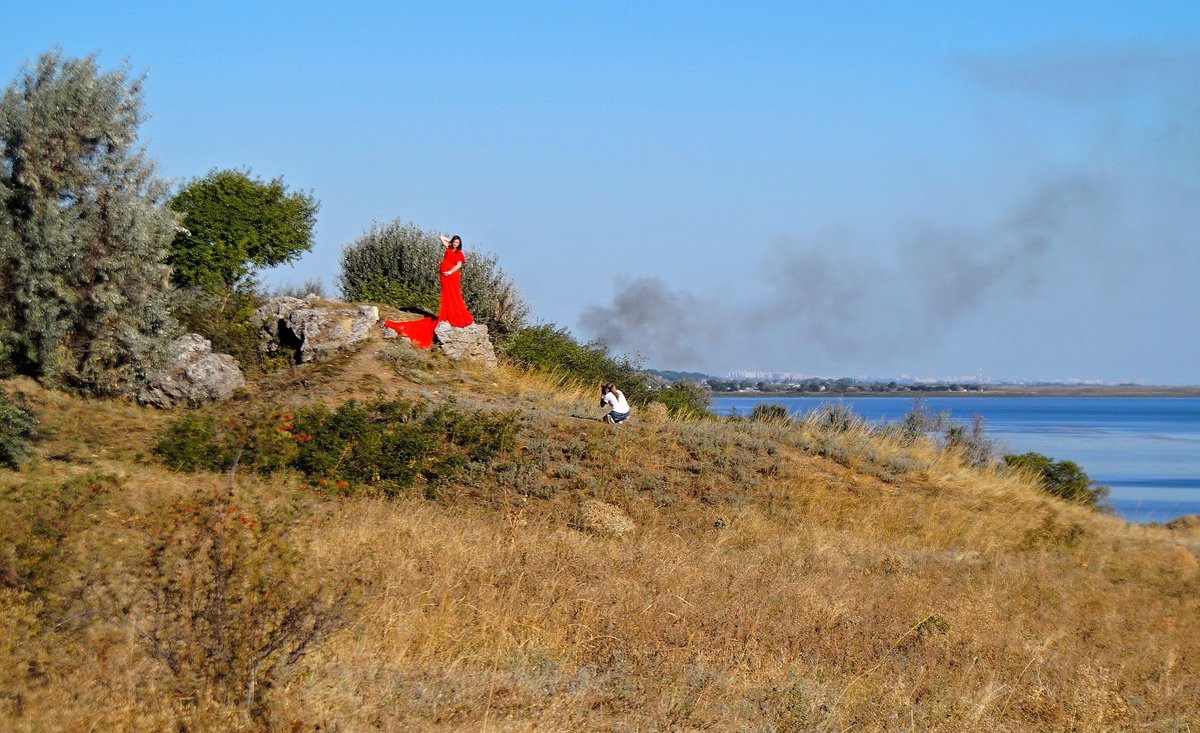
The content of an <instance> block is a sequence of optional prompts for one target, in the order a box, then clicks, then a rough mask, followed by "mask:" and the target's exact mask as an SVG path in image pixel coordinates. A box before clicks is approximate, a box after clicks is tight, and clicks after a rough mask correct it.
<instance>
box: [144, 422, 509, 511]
mask: <svg viewBox="0 0 1200 733" xmlns="http://www.w3.org/2000/svg"><path fill="white" fill-rule="evenodd" d="M517 430H518V422H517V418H516V415H515V414H513V413H492V412H486V411H482V410H480V411H464V410H459V409H456V408H455V407H454V405H453V404H452V403H448V404H443V405H439V406H437V407H432V408H431V407H430V406H429V405H427V404H426V403H424V402H420V401H405V400H392V401H374V402H366V403H359V402H356V401H354V400H351V401H349V402H346V403H344V404H343V405H341V406H340V407H338V408H337V409H336V410H330V409H329V408H327V407H325V406H323V405H317V406H313V407H305V408H301V409H298V410H295V411H294V412H282V413H270V414H266V415H258V416H254V415H252V416H247V417H232V418H225V419H223V420H218V419H217V418H215V417H213V416H211V415H197V414H185V415H183V416H182V417H180V418H179V419H178V420H176V421H175V423H173V424H172V425H171V426H170V427H169V428H168V430H167V433H166V435H165V436H164V437H163V439H162V440H161V441H160V442H159V443H158V445H157V446H156V448H155V452H156V453H158V455H159V456H161V457H162V458H163V460H164V462H165V463H166V464H167V465H168V466H170V467H172V468H174V469H176V470H181V471H197V470H209V471H224V470H228V469H230V468H233V467H242V468H246V469H247V470H253V471H257V472H259V473H272V472H275V471H278V470H280V469H283V468H292V469H295V470H298V471H300V472H301V473H303V474H304V475H305V476H307V477H309V478H310V479H312V480H313V481H315V482H316V483H317V484H318V485H319V486H322V487H326V488H329V489H331V490H338V491H341V492H348V491H351V490H358V489H359V488H362V487H368V488H372V489H375V490H378V491H382V492H383V493H385V494H388V495H392V494H396V493H397V492H399V491H400V490H402V489H405V488H407V487H409V486H411V485H413V483H415V482H416V481H417V479H418V478H421V479H423V480H425V481H426V482H429V483H439V482H443V481H446V480H448V479H450V478H452V477H454V476H455V475H457V474H458V473H459V472H461V471H463V470H466V469H468V468H470V467H471V466H472V465H476V464H479V465H482V464H487V463H489V462H490V461H491V460H492V459H494V458H495V457H497V456H498V455H499V454H500V453H502V452H505V451H509V450H511V449H512V448H513V447H514V445H515V444H516V435H517Z"/></svg>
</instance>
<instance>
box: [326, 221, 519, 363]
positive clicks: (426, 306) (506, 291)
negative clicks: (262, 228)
mask: <svg viewBox="0 0 1200 733" xmlns="http://www.w3.org/2000/svg"><path fill="white" fill-rule="evenodd" d="M444 253H445V248H444V247H443V246H442V243H441V241H440V240H439V239H438V236H437V234H436V233H433V232H425V231H423V230H422V229H421V228H420V227H418V226H417V225H415V224H404V223H402V222H400V221H399V220H396V221H393V222H391V223H390V224H376V225H374V226H372V227H371V229H370V231H368V232H367V233H366V234H364V235H362V236H361V237H359V238H358V240H356V241H355V242H353V243H351V244H348V245H346V247H345V249H343V250H342V260H341V274H340V276H339V285H340V286H341V290H342V295H343V296H344V297H345V298H346V299H347V300H368V301H373V302H376V303H387V304H389V305H394V306H397V307H400V308H410V309H411V308H415V309H420V310H424V311H428V312H431V313H436V312H437V309H438V304H439V302H440V293H441V282H440V280H439V277H438V267H439V264H440V263H441V261H442V255H443V254H444ZM464 253H465V254H466V257H467V263H466V265H464V266H463V269H462V294H463V299H464V300H465V301H466V303H467V307H468V308H469V309H470V310H471V313H472V315H474V316H475V320H476V321H478V322H480V323H483V324H485V325H486V326H487V327H488V331H489V332H490V333H491V335H492V336H493V337H494V338H495V339H496V340H497V341H504V340H505V339H506V338H508V337H509V336H511V335H512V334H514V333H516V332H517V331H518V330H519V329H520V328H521V327H522V326H523V325H524V323H525V318H526V317H527V316H528V314H529V306H528V304H527V303H526V302H525V299H524V298H523V297H522V296H521V294H520V293H519V292H518V291H517V288H516V286H515V285H514V284H513V283H512V281H510V280H509V279H508V276H507V275H506V274H505V272H504V270H502V269H501V268H500V266H499V264H498V262H497V260H496V257H495V255H492V254H489V253H487V252H483V251H480V250H466V251H464Z"/></svg>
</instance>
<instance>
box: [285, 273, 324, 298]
mask: <svg viewBox="0 0 1200 733" xmlns="http://www.w3.org/2000/svg"><path fill="white" fill-rule="evenodd" d="M272 295H275V296H286V297H289V298H304V297H305V296H308V295H315V296H317V297H318V298H324V297H326V294H325V282H324V281H323V280H321V279H320V278H315V277H314V278H309V279H308V280H305V281H304V282H303V283H301V284H300V285H295V284H292V283H288V284H286V285H280V286H278V287H276V288H275V290H274V291H273V292H272Z"/></svg>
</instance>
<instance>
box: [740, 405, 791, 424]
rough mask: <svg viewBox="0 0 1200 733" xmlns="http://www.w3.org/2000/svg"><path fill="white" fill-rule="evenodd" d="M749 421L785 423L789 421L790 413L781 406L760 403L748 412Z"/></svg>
mask: <svg viewBox="0 0 1200 733" xmlns="http://www.w3.org/2000/svg"><path fill="white" fill-rule="evenodd" d="M750 419H751V420H753V421H755V422H787V421H788V420H790V419H791V413H789V412H788V409H787V408H786V407H784V406H783V405H780V404H776V403H773V402H760V403H758V404H757V405H755V406H754V409H753V410H751V411H750Z"/></svg>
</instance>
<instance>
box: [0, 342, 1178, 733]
mask: <svg viewBox="0 0 1200 733" xmlns="http://www.w3.org/2000/svg"><path fill="white" fill-rule="evenodd" d="M391 348H396V347H395V346H393V345H391V344H384V343H383V342H375V341H373V342H371V343H370V344H369V345H368V347H367V349H365V350H364V351H362V352H360V353H358V354H356V355H352V356H349V357H347V358H346V359H344V360H342V361H340V362H338V363H335V364H332V365H321V366H317V367H312V368H307V367H306V368H303V369H296V370H294V371H292V372H291V373H286V374H284V375H280V377H279V378H278V379H277V380H276V381H274V382H271V383H266V384H262V385H257V386H256V387H254V388H253V389H252V390H250V391H249V394H248V396H247V398H246V399H247V400H250V401H255V400H257V401H268V402H270V403H271V404H278V405H281V406H287V405H295V404H300V403H303V402H305V401H312V400H322V401H327V402H330V403H336V402H339V401H341V400H344V399H347V398H349V397H351V396H376V395H378V396H383V395H386V396H392V395H404V396H415V395H420V396H424V397H426V398H428V399H431V400H439V399H445V398H448V397H453V398H455V399H456V400H458V401H459V402H460V403H461V404H465V405H469V406H472V407H481V408H487V407H489V406H492V407H495V408H497V409H512V408H513V407H516V408H518V409H520V410H521V414H522V423H523V430H522V434H521V445H520V448H519V449H518V451H517V452H516V453H515V454H514V455H513V456H510V457H508V458H506V459H504V460H501V461H499V462H498V463H496V464H494V465H493V466H492V467H491V468H490V469H489V470H488V471H487V472H485V473H475V474H470V475H468V476H466V477H465V478H464V479H463V480H462V481H460V482H458V483H457V484H455V485H453V486H451V487H449V488H448V489H447V490H445V491H443V492H442V493H441V494H440V495H439V498H437V499H436V500H428V499H425V498H422V492H420V491H419V490H415V491H414V492H413V493H411V494H408V495H404V496H401V497H399V498H397V499H393V500H388V501H385V500H380V499H375V498H363V497H351V498H344V497H343V498H333V497H326V496H323V495H318V494H315V493H309V492H306V491H305V490H304V489H302V488H301V486H300V484H301V478H300V477H297V476H291V475H278V476H275V477H271V478H262V477H255V476H245V475H243V476H241V477H240V479H239V482H240V485H241V487H242V489H243V490H245V491H249V492H251V493H253V494H254V495H256V496H258V497H259V498H260V500H261V501H263V502H265V503H272V502H274V503H283V502H286V501H290V500H293V499H295V497H296V496H297V495H299V496H300V497H301V498H302V499H303V501H304V502H305V510H304V511H305V512H306V514H305V516H306V517H307V519H306V521H305V522H304V523H303V524H302V525H301V527H300V528H299V529H297V530H296V532H297V533H298V534H297V535H296V537H295V539H296V540H297V541H298V542H299V543H300V544H301V545H302V546H304V547H305V548H306V550H305V555H304V558H303V563H304V571H305V573H306V574H307V575H309V576H311V577H313V578H327V579H330V580H331V581H333V582H336V580H337V579H339V578H347V577H351V576H354V577H360V578H364V579H366V580H367V581H369V588H368V590H367V591H366V594H365V595H364V596H362V598H361V603H360V604H359V605H358V606H356V608H355V610H354V612H353V614H352V615H351V617H350V618H349V619H348V621H349V623H348V625H347V626H345V627H343V628H341V629H340V630H339V631H337V632H336V633H335V634H334V635H333V636H332V637H330V638H329V639H328V640H327V641H326V642H325V643H324V644H322V645H320V646H318V647H316V648H315V649H314V650H313V651H311V652H310V653H309V654H307V655H306V656H304V657H303V658H302V659H300V660H299V661H298V662H297V663H296V664H294V665H291V666H289V667H287V668H286V669H285V670H284V672H283V673H282V674H281V675H279V676H278V678H277V679H275V680H273V682H272V685H273V686H271V687H270V689H268V690H266V691H265V693H264V697H265V700H266V703H267V707H266V712H265V713H264V714H263V716H261V717H259V718H254V719H252V718H248V717H247V716H246V715H245V714H244V712H243V710H242V708H241V707H240V706H238V705H234V704H229V703H227V702H221V700H220V699H219V698H218V697H216V696H214V697H211V698H206V697H203V696H202V697H200V698H198V699H193V700H181V699H179V697H178V694H177V692H176V690H177V686H176V685H175V683H174V682H173V680H172V677H171V675H170V674H169V673H168V671H167V670H166V669H165V667H164V665H163V664H161V663H160V662H159V661H158V660H156V659H155V658H153V656H152V655H151V654H149V652H148V650H147V648H146V646H145V644H143V643H142V642H141V641H140V640H139V638H138V635H137V633H136V631H135V626H136V624H138V623H139V622H144V621H145V615H144V614H145V610H144V609H140V607H139V606H138V604H137V603H136V598H137V597H138V593H139V590H138V581H137V580H136V579H135V577H134V575H133V574H132V573H131V572H130V571H129V569H130V568H131V567H133V566H134V565H136V563H137V562H138V561H139V560H138V558H139V557H141V554H142V553H143V552H144V548H145V546H146V542H147V534H146V530H145V527H146V524H147V522H148V521H150V519H152V518H154V517H158V516H160V515H161V512H162V511H163V508H164V507H165V506H166V505H167V504H169V503H170V501H171V500H173V499H175V498H177V497H180V496H183V495H185V494H187V493H188V492H190V491H191V490H193V489H195V488H197V487H200V488H203V487H206V486H210V485H214V484H216V485H221V486H223V485H224V482H225V481H226V478H225V477H223V476H219V475H210V474H199V475H178V474H173V473H171V472H170V471H167V470H166V469H164V468H163V467H162V466H161V465H159V464H158V463H157V462H156V461H155V460H153V458H152V457H150V456H149V446H150V445H152V444H153V442H154V441H155V440H156V436H157V435H158V434H159V433H160V432H161V430H162V429H163V427H164V426H165V425H166V424H167V423H168V422H169V421H170V419H172V416H171V415H168V414H164V413H160V412H155V411H151V410H145V409H141V408H137V407H135V406H132V405H129V404H126V403H123V402H119V401H85V400H79V399H76V398H71V397H67V396H64V395H61V394H56V393H49V392H45V391H43V390H40V388H38V387H36V386H35V385H32V384H31V383H28V382H18V383H11V382H10V383H9V384H8V388H10V389H20V390H22V391H24V392H26V393H27V394H28V395H29V396H30V398H31V399H32V400H33V404H34V407H35V409H36V410H37V412H38V414H39V417H40V418H41V420H42V424H43V425H46V426H49V427H50V429H48V430H47V431H46V434H45V436H44V439H43V440H42V442H40V443H39V444H38V446H37V452H38V458H37V459H35V461H34V462H33V463H32V464H31V465H29V466H27V467H26V469H25V470H24V471H23V472H21V473H14V472H0V492H11V491H13V490H14V487H19V486H26V487H27V486H28V485H29V484H30V483H31V482H32V483H37V484H39V485H43V486H44V487H45V488H44V490H45V491H52V490H53V487H54V486H55V485H56V483H55V482H60V481H63V480H66V479H69V478H71V477H74V476H78V475H81V474H84V473H86V472H89V471H92V472H100V473H105V474H112V475H115V476H117V477H118V479H117V487H118V488H116V489H114V490H112V491H110V492H108V493H106V494H104V495H103V497H102V498H101V499H100V500H99V503H98V504H97V505H96V506H95V507H94V508H93V509H90V510H88V513H87V515H86V516H84V517H83V518H82V519H80V520H79V521H78V522H77V531H74V532H73V533H72V534H70V536H69V537H68V538H67V539H66V540H64V544H65V545H69V546H70V548H71V551H70V552H63V553H62V561H61V562H62V563H63V564H64V565H67V566H69V569H70V571H71V572H69V573H67V574H65V575H63V576H62V577H63V578H64V580H63V581H62V582H63V583H69V582H73V581H74V580H79V579H80V578H87V579H88V583H89V585H88V589H87V591H86V592H84V593H83V595H82V600H81V601H80V604H79V605H80V607H81V608H84V609H87V608H92V609H101V610H102V611H103V613H90V614H88V613H84V614H83V615H81V616H80V617H78V618H73V619H68V620H63V619H57V620H54V621H53V623H51V619H50V617H48V616H47V615H46V614H45V613H44V609H42V608H41V607H39V606H38V603H39V602H40V601H39V600H38V599H37V598H35V597H34V596H33V595H30V594H28V593H23V592H21V591H19V590H16V589H13V588H7V589H5V590H3V591H0V729H3V730H14V731H51V730H53V731H58V730H146V731H150V730H164V729H167V728H177V729H185V730H238V729H254V728H256V727H262V728H270V729H275V730H295V731H312V730H344V731H360V730H388V731H391V730H434V731H437V730H444V731H452V730H453V731H459V730H466V731H547V730H598V731H599V730H625V731H638V730H679V731H686V730H747V731H764V732H766V731H776V732H783V731H811V730H815V731H845V730H858V731H896V730H900V731H932V730H941V731H996V730H1003V731H1043V730H1079V731H1093V730H1147V731H1189V730H1196V729H1197V728H1198V727H1200V712H1198V711H1200V563H1198V562H1197V555H1198V554H1200V538H1197V537H1196V535H1195V534H1194V533H1192V532H1191V530H1190V529H1189V528H1187V527H1181V528H1180V529H1179V530H1177V531H1172V530H1169V529H1166V528H1161V527H1144V526H1135V525H1129V524H1126V523H1124V522H1122V521H1120V520H1118V519H1116V518H1113V517H1109V516H1105V515H1102V514H1097V513H1095V512H1091V511H1088V510H1086V509H1083V508H1081V507H1076V506H1069V505H1066V504H1063V503H1061V502H1059V501H1056V500H1053V499H1051V498H1049V497H1046V496H1044V495H1042V494H1040V493H1038V492H1037V491H1036V490H1035V489H1033V488H1032V487H1030V486H1029V485H1028V484H1027V483H1025V482H1024V481H1023V480H1021V479H1020V478H1017V477H1013V476H1011V475H1008V474H1005V473H1003V472H1001V471H998V470H994V469H985V470H979V469H971V468H968V467H965V466H963V465H962V464H961V462H959V461H958V460H957V459H956V458H955V457H954V456H953V455H947V454H945V453H943V452H940V451H938V450H936V449H935V448H934V447H932V446H929V445H917V446H905V445H903V444H902V443H900V442H898V441H889V440H885V439H881V438H880V437H878V436H875V435H871V434H869V433H868V432H866V431H861V430H859V431H854V430H852V431H847V432H843V433H837V434H831V433H829V432H827V431H826V432H823V431H822V430H821V429H820V428H819V427H818V426H815V425H813V424H810V423H805V424H799V425H792V424H782V423H777V424H776V423H761V424H760V423H752V422H737V423H729V422H718V421H678V420H670V419H662V418H661V416H659V417H658V418H656V419H655V420H653V421H651V420H635V421H631V422H629V423H627V424H625V425H621V426H610V425H605V424H603V423H600V422H599V421H598V420H596V418H598V417H599V414H600V411H599V410H598V409H597V408H596V407H595V404H596V401H597V400H596V396H595V395H594V394H592V391H591V390H590V389H584V388H582V387H571V386H566V385H564V384H563V383H562V380H556V379H555V378H554V377H546V376H543V375H537V374H530V373H523V372H519V371H515V370H511V369H501V370H499V371H496V372H488V371H484V370H471V369H467V370H460V369H458V368H456V367H453V366H451V365H449V364H446V363H443V362H440V361H437V360H436V359H435V360H434V362H433V363H432V364H430V365H423V364H417V365H415V366H414V365H413V364H412V363H410V362H408V361H405V362H403V363H402V364H401V367H403V369H408V370H411V369H419V370H420V374H419V375H418V377H419V378H418V379H417V380H416V381H414V380H411V379H407V378H404V377H401V376H399V375H398V374H397V371H396V370H395V369H393V368H392V367H391V366H390V365H389V364H388V363H387V362H386V360H381V359H380V358H379V354H380V353H382V352H385V351H386V350H387V349H391ZM221 409H224V408H221ZM7 495H8V494H6V493H0V499H2V498H3V497H4V496H7ZM589 502H591V503H589ZM601 503H602V504H603V505H606V506H608V507H610V510H611V512H612V516H619V515H625V516H627V517H628V518H629V519H630V520H631V524H632V525H633V528H632V529H629V530H628V531H625V532H610V533H604V532H599V533H598V532H589V531H584V527H585V526H586V525H585V523H584V522H582V521H581V512H583V510H584V507H585V506H589V507H592V508H593V509H595V507H596V506H598V505H600V504H601ZM610 510H605V511H610ZM597 511H598V510H597ZM618 513H619V514H618ZM9 516H10V515H8V514H3V513H0V517H9ZM597 521H599V520H597ZM73 526H74V525H73ZM3 529H4V530H5V531H6V535H5V536H6V538H8V539H6V541H5V543H6V545H8V544H9V543H15V542H16V540H15V539H14V538H13V536H12V535H11V534H8V532H9V531H10V530H12V529H13V527H4V528H3ZM3 549H4V550H5V551H6V552H8V551H9V549H10V548H7V547H6V548H3ZM55 624H57V626H56V625H55Z"/></svg>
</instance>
